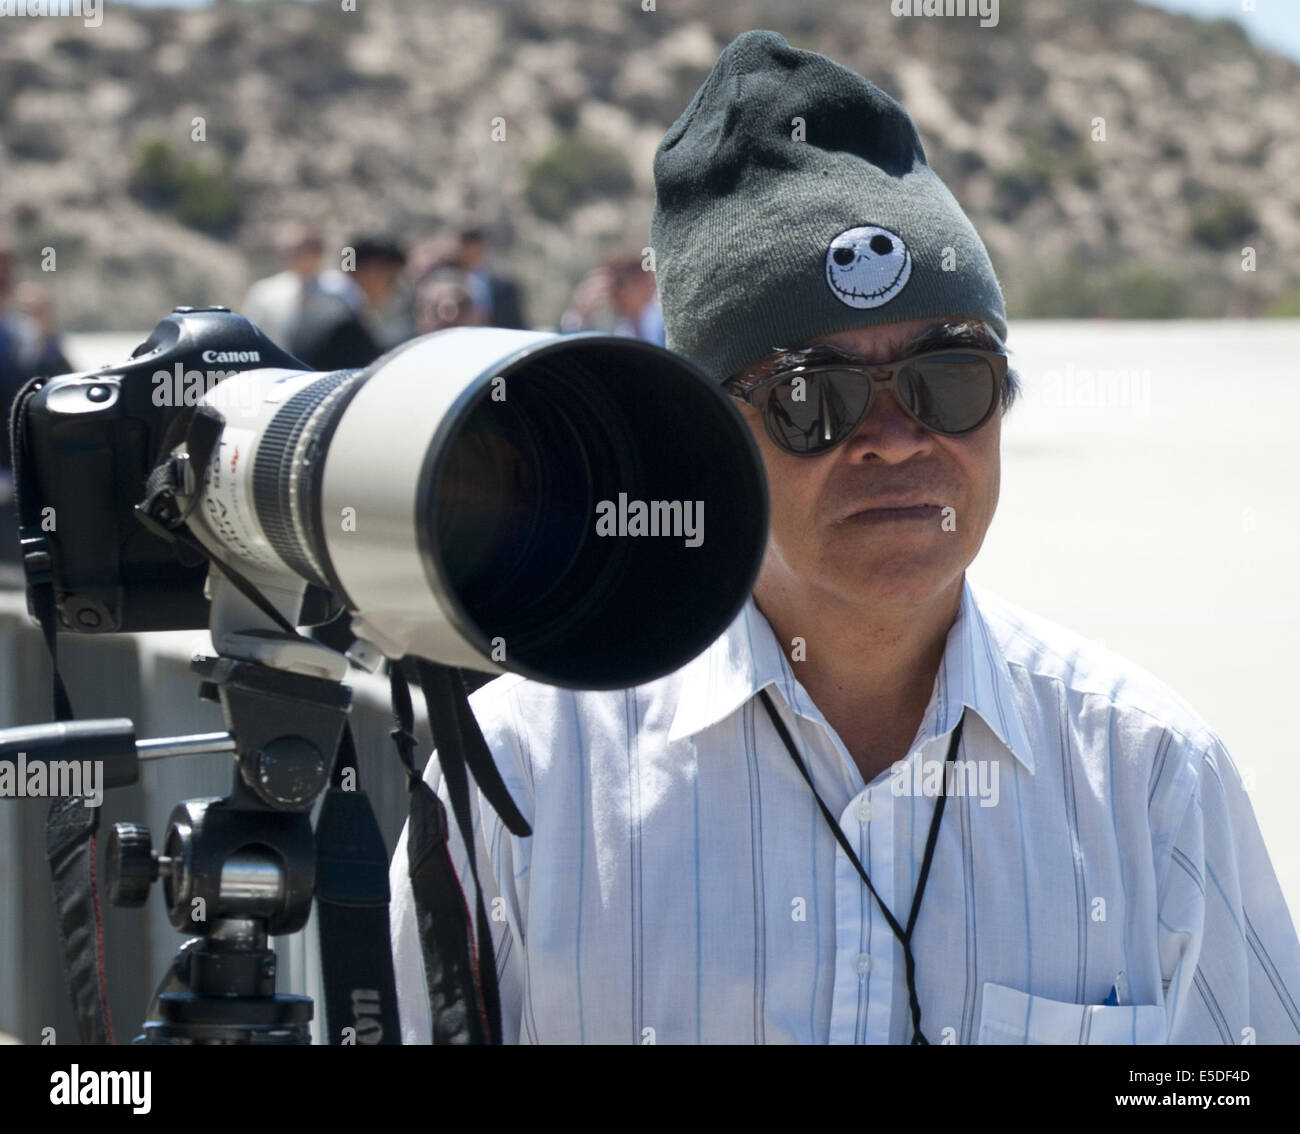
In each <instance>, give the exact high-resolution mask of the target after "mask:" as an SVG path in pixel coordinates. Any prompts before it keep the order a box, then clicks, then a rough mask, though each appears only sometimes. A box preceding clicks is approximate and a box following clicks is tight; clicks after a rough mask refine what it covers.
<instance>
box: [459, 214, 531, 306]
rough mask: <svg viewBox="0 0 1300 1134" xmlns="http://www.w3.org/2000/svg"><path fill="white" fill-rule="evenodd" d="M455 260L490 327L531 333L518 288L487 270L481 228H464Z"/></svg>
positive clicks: (499, 274)
mask: <svg viewBox="0 0 1300 1134" xmlns="http://www.w3.org/2000/svg"><path fill="white" fill-rule="evenodd" d="M453 259H454V263H455V266H456V267H458V268H459V269H460V270H461V271H462V272H464V273H465V278H466V280H467V281H468V284H469V291H470V295H471V296H472V297H473V299H474V303H475V305H476V306H477V307H480V308H482V309H483V310H484V311H486V312H487V317H486V323H487V325H488V326H490V327H508V328H513V329H516V330H528V321H527V320H526V319H525V318H524V309H523V300H522V297H521V295H520V289H519V284H518V283H517V282H516V281H515V280H514V279H512V278H511V277H510V276H507V275H504V274H502V273H500V272H496V271H494V270H493V269H492V268H490V267H489V266H488V264H487V241H486V238H485V236H484V232H483V229H482V228H481V227H480V226H478V225H476V224H466V225H464V226H462V228H461V229H460V232H459V235H458V238H457V242H456V246H455V250H454V252H453Z"/></svg>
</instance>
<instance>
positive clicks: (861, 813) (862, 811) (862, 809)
mask: <svg viewBox="0 0 1300 1134" xmlns="http://www.w3.org/2000/svg"><path fill="white" fill-rule="evenodd" d="M853 814H854V816H855V817H856V818H857V820H858V822H859V823H865V822H867V820H868V819H870V818H871V816H872V807H871V800H869V799H868V798H867V797H866V796H865V795H864V796H863V797H862V798H861V799H859V800H858V802H857V803H855V804H854V805H853Z"/></svg>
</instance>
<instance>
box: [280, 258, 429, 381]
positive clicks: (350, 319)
mask: <svg viewBox="0 0 1300 1134" xmlns="http://www.w3.org/2000/svg"><path fill="white" fill-rule="evenodd" d="M351 247H352V249H353V252H354V254H355V259H354V263H353V271H352V280H353V283H354V284H355V285H356V288H357V294H358V296H359V299H360V302H359V304H353V303H350V302H348V301H347V300H346V299H344V298H343V297H342V296H339V295H337V294H331V293H327V292H317V293H316V294H314V295H312V296H310V297H309V298H308V299H307V300H306V302H305V305H304V306H303V309H302V312H301V314H300V315H299V316H298V319H297V321H296V322H295V323H294V324H293V325H292V326H291V327H290V329H289V332H288V335H287V343H286V345H287V346H288V349H289V351H290V353H291V354H293V355H294V356H295V357H297V358H300V359H302V361H303V362H305V363H307V365H308V366H311V367H313V368H315V369H316V370H343V369H347V368H349V367H354V366H368V365H369V364H370V363H372V362H373V361H374V360H375V359H376V358H378V357H379V356H380V355H381V354H383V353H384V352H385V351H387V350H389V349H390V348H391V347H394V346H396V345H397V341H398V334H397V332H395V331H393V330H392V329H391V328H390V327H389V326H388V322H387V321H388V320H389V319H391V317H392V312H391V311H390V306H391V304H392V301H393V299H394V296H396V294H397V289H398V284H399V283H400V281H401V278H402V269H403V268H404V267H405V265H406V253H405V251H404V250H403V249H402V247H401V246H400V245H399V244H398V243H397V242H396V241H394V240H390V239H388V238H386V237H379V236H375V237H364V238H361V239H357V240H354V241H353V242H352V244H351Z"/></svg>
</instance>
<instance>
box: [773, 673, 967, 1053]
mask: <svg viewBox="0 0 1300 1134" xmlns="http://www.w3.org/2000/svg"><path fill="white" fill-rule="evenodd" d="M759 696H760V697H761V698H762V699H763V707H764V708H765V709H766V710H767V715H768V716H769V717H771V718H772V724H773V726H774V727H775V728H776V731H777V733H779V734H780V737H781V739H782V741H784V742H785V747H786V751H787V752H789V753H790V756H791V758H792V759H793V760H794V762H795V765H796V766H797V767H798V769H799V771H800V772H801V773H802V774H803V778H804V779H805V780H807V781H808V787H809V788H811V789H812V793H813V797H814V798H815V799H816V800H817V806H818V807H820V808H821V811H822V815H823V816H824V817H825V819H826V822H827V823H828V824H830V828H831V831H832V832H834V835H835V838H836V839H837V840H839V844H840V846H841V847H843V848H844V853H845V854H846V855H848V856H849V861H850V862H851V863H853V865H854V866H855V867H856V868H857V871H858V873H859V874H860V875H861V876H862V881H863V882H865V883H866V884H867V889H868V890H870V891H871V896H872V897H873V898H875V899H876V904H877V905H878V906H879V907H880V910H881V912H882V913H883V914H884V915H885V920H886V921H887V922H888V923H889V928H890V929H892V930H893V931H894V936H895V937H897V938H898V940H899V941H900V942H901V943H902V946H903V960H904V963H905V965H906V971H907V998H908V1000H909V1002H910V1003H911V1008H912V1043H914V1044H924V1045H926V1046H929V1043H930V1041H929V1040H928V1039H926V1038H925V1033H924V1032H922V1031H921V1002H920V1001H919V1000H918V999H917V996H916V960H915V958H913V956H912V930H913V929H915V928H916V918H917V915H918V914H919V913H920V912H921V897H922V896H923V895H924V894H925V883H926V881H927V880H928V879H929V877H930V863H931V862H932V861H933V859H934V846H935V843H936V842H937V841H938V838H939V820H940V819H942V818H943V805H944V803H945V802H946V801H947V799H948V789H947V766H948V764H950V763H951V762H952V761H953V759H954V757H956V755H957V745H958V743H959V742H960V741H961V729H962V725H963V724H965V722H966V713H965V710H963V711H962V715H961V719H960V720H958V722H957V727H956V728H955V729H953V733H952V740H951V741H950V742H949V744H948V755H947V758H946V759H945V760H944V772H945V775H944V783H943V786H942V789H941V790H940V792H939V802H938V803H936V804H935V807H934V818H933V819H932V820H931V821H930V834H929V836H928V837H927V838H926V840H925V857H924V858H923V859H922V860H921V875H920V877H919V878H918V879H917V883H916V894H915V896H914V897H913V898H912V909H911V912H910V913H909V914H908V915H907V928H906V929H903V928H902V926H900V925H899V924H898V919H897V918H896V917H894V915H893V914H892V913H890V912H889V907H888V906H886V905H885V903H884V902H883V901H882V900H881V897H880V895H879V894H877V893H876V888H875V887H874V886H873V885H872V884H871V878H870V877H869V876H868V875H867V872H866V870H864V869H863V867H862V863H861V862H860V861H859V860H858V856H857V855H856V854H854V853H853V848H852V847H851V846H850V845H849V840H848V838H847V837H846V836H845V834H844V832H843V831H842V830H841V829H840V825H839V823H838V822H837V821H836V819H835V816H834V815H832V814H831V812H830V808H828V807H827V806H826V804H825V803H824V802H823V801H822V797H821V796H820V795H818V794H817V788H816V787H814V786H813V782H812V777H811V776H810V775H809V774H808V769H807V768H806V767H805V766H804V762H803V760H802V759H801V758H800V756H799V753H798V752H796V751H795V747H794V743H793V741H791V739H790V733H789V731H787V729H786V727H785V722H784V721H782V720H781V717H780V715H779V714H778V713H777V711H776V706H775V705H774V704H772V698H771V697H770V696H769V695H768V692H767V690H766V689H762V690H760V691H759Z"/></svg>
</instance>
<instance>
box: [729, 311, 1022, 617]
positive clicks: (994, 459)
mask: <svg viewBox="0 0 1300 1134" xmlns="http://www.w3.org/2000/svg"><path fill="white" fill-rule="evenodd" d="M937 322H940V321H939V320H928V319H922V320H914V321H911V322H906V323H893V324H888V325H886V326H881V327H870V328H864V329H861V330H853V331H844V332H840V333H837V334H833V335H824V336H821V337H818V338H815V339H811V340H809V341H807V342H805V343H800V344H798V345H799V346H811V345H813V344H814V343H828V344H830V345H832V346H836V347H839V348H840V349H841V350H846V351H849V352H851V353H853V354H856V355H860V356H862V357H864V358H866V359H869V360H870V361H872V362H890V361H893V360H895V359H898V358H901V357H903V356H904V355H905V354H906V353H907V351H908V343H909V342H910V341H911V340H912V339H913V338H914V337H915V336H916V335H918V334H920V333H921V332H923V331H925V330H926V329H927V328H929V327H932V326H934V325H936V323H937ZM882 385H883V384H882ZM736 405H737V406H738V407H739V409H740V411H741V412H742V413H743V414H744V416H745V419H746V420H747V421H748V422H749V425H750V428H751V429H752V431H753V433H754V436H755V438H756V439H757V442H758V447H759V450H760V452H761V453H762V456H763V463H764V465H765V466H766V469H767V480H768V487H769V490H770V494H771V502H772V523H771V529H770V533H769V536H768V545H767V553H766V556H765V557H764V561H763V567H762V571H761V572H760V575H759V581H758V584H757V586H756V588H755V590H756V593H757V594H758V595H759V598H760V603H761V602H762V601H763V597H764V594H765V593H766V594H767V595H769V596H773V597H775V595H777V594H779V593H785V594H787V595H789V594H790V591H791V588H795V589H800V590H804V591H806V590H807V589H808V588H812V589H815V590H819V591H821V592H823V593H825V594H826V597H828V598H832V597H833V598H835V599H837V600H839V601H841V602H845V603H850V604H853V605H859V606H861V605H865V604H873V605H874V604H887V605H890V606H898V607H906V606H916V605H924V604H925V603H927V602H930V601H934V600H938V599H940V598H941V597H943V596H944V595H946V594H948V593H950V589H951V588H952V587H953V586H954V585H955V584H956V581H957V580H958V579H959V578H960V577H961V574H962V572H963V571H964V570H965V569H966V567H967V566H968V565H969V564H970V563H971V561H972V560H974V558H975V555H976V553H977V552H978V551H979V549H980V545H981V544H982V543H983V542H984V534H985V532H986V531H987V530H988V527H989V523H990V522H991V521H992V519H993V512H994V510H995V509H996V507H997V502H998V487H999V478H1000V472H1001V460H1000V452H999V443H1000V440H1001V435H1002V428H1001V411H1000V410H999V411H997V412H995V413H994V414H993V416H992V417H991V418H990V419H989V421H988V422H987V423H986V424H985V425H983V426H981V427H980V428H979V429H977V430H976V431H975V432H973V433H968V434H966V435H964V436H962V437H943V436H941V435H939V434H936V433H931V432H929V430H927V429H925V428H924V427H922V426H921V425H919V424H918V423H917V422H916V421H914V420H913V419H912V418H910V417H908V415H907V414H906V413H905V412H904V411H903V409H902V408H901V407H900V406H899V404H898V403H897V402H896V401H895V400H894V397H893V395H892V394H890V393H887V392H885V391H884V390H882V389H880V388H879V387H877V388H876V390H875V391H874V393H873V395H872V402H871V407H870V410H869V411H868V413H867V415H866V416H865V417H864V418H863V419H862V421H861V422H860V423H859V424H858V427H857V429H856V430H855V431H854V433H853V435H852V436H851V437H850V438H849V439H848V440H847V441H845V442H844V443H843V444H841V445H839V446H838V447H837V448H835V449H832V450H831V451H830V452H828V453H825V454H823V455H821V456H812V457H800V456H794V455H792V454H790V453H786V452H785V451H784V450H782V449H779V448H778V447H777V446H776V445H775V444H773V442H772V440H771V438H769V437H768V435H767V430H766V429H765V428H764V427H763V423H762V420H761V418H760V416H759V414H758V411H757V410H755V409H754V408H753V407H751V406H749V405H746V404H745V403H743V402H740V401H737V402H736ZM886 497H906V498H908V499H921V500H924V501H926V502H928V503H932V504H935V505H937V506H938V510H937V511H934V512H931V513H930V514H929V515H928V516H925V517H924V518H921V519H913V518H889V517H882V516H876V517H871V516H866V515H863V514H862V509H866V508H872V507H877V506H879V505H880V503H881V502H882V501H883V500H884V499H885V498H886ZM946 509H951V511H945V510H946ZM791 597H793V596H791Z"/></svg>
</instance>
